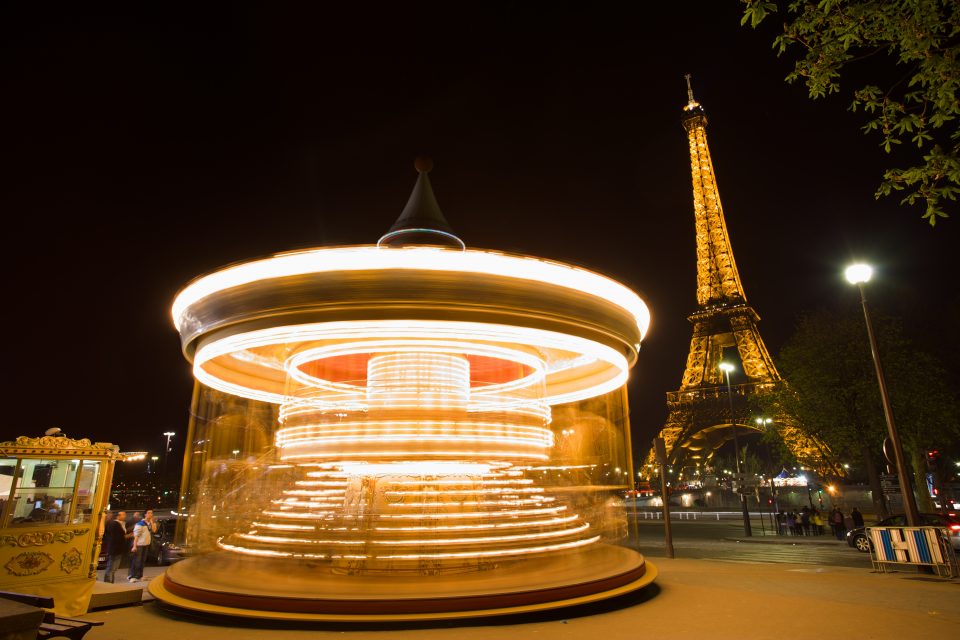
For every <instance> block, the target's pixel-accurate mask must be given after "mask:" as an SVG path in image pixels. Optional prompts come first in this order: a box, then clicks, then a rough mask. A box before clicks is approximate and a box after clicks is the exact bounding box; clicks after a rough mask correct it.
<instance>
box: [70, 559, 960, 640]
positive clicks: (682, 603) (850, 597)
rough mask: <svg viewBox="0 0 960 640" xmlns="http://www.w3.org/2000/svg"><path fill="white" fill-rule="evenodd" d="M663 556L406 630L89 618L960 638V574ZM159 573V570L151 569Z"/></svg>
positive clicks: (335, 631)
mask: <svg viewBox="0 0 960 640" xmlns="http://www.w3.org/2000/svg"><path fill="white" fill-rule="evenodd" d="M742 544H749V543H742ZM757 546H759V545H757ZM654 561H655V562H656V564H657V566H658V568H659V569H660V576H659V578H658V579H657V581H656V583H655V584H654V585H652V586H651V587H648V588H647V589H645V590H643V591H641V592H639V593H638V594H634V595H632V596H629V597H625V598H621V599H619V600H616V601H610V602H608V603H604V604H601V605H593V606H589V607H581V608H577V609H570V610H565V611H559V612H550V613H547V614H539V615H534V616H516V617H510V618H502V619H489V620H478V621H473V622H464V623H461V624H452V623H444V624H427V625H419V626H405V627H398V626H396V625H393V626H385V627H382V628H373V627H355V626H338V627H336V626H315V627H310V628H304V627H291V626H289V625H282V624H277V623H264V624H260V625H252V624H251V623H249V622H240V621H234V620H223V619H197V618H186V617H178V616H176V615H173V614H171V613H169V612H166V611H164V610H163V609H162V608H161V607H160V606H159V605H158V604H157V603H155V602H147V603H145V604H143V605H142V606H133V607H125V608H119V609H112V610H106V611H100V612H94V613H91V614H88V616H87V617H89V618H90V619H94V620H102V621H104V622H105V623H106V624H105V625H104V626H102V627H98V628H95V629H93V630H92V631H91V632H90V633H89V634H88V635H87V638H89V639H90V640H113V639H118V640H119V639H127V638H136V637H142V636H143V635H144V634H148V635H149V637H162V638H178V639H179V638H183V639H187V638H203V639H204V640H219V639H224V640H248V639H260V638H271V639H275V638H280V639H288V638H289V639H291V640H294V639H298V638H313V639H317V638H320V639H322V638H326V637H333V636H335V635H336V636H340V637H343V636H347V637H352V638H355V639H357V640H365V639H367V638H417V640H421V639H424V640H445V639H448V638H449V639H451V640H474V639H481V638H482V639H494V640H496V639H500V638H504V639H509V640H517V639H518V638H538V637H539V638H549V639H550V640H562V639H564V638H571V639H573V638H576V639H577V640H582V639H590V638H603V639H604V640H619V639H621V638H623V639H625V640H626V639H628V638H629V639H630V640H636V639H637V638H661V637H674V638H685V637H693V636H694V635H695V634H696V635H701V634H709V637H710V638H711V640H724V639H726V638H731V639H733V638H744V639H751V638H777V639H779V638H782V637H784V636H785V635H790V636H792V635H796V634H798V633H799V634H801V635H809V634H814V635H829V636H830V637H856V638H858V640H859V639H864V638H877V639H882V638H896V639H897V640H904V639H906V638H918V637H944V638H946V637H954V636H955V634H956V630H957V628H960V580H946V579H940V578H934V577H932V576H921V575H918V574H916V573H915V572H903V573H892V574H876V573H872V572H871V571H870V570H869V568H866V569H855V568H849V567H832V566H822V565H821V566H817V565H811V564H789V563H766V562H756V563H751V562H746V561H737V562H729V561H723V560H697V559H688V558H678V559H675V560H669V559H666V558H657V559H655V560H654ZM160 571H161V569H158V568H151V569H150V570H148V575H149V574H154V575H156V574H158V573H159V572H160Z"/></svg>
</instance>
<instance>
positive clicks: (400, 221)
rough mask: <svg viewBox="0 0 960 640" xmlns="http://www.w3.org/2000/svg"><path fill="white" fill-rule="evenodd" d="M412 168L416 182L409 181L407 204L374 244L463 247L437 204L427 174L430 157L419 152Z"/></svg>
mask: <svg viewBox="0 0 960 640" xmlns="http://www.w3.org/2000/svg"><path fill="white" fill-rule="evenodd" d="M413 166H414V167H415V168H416V170H417V173H418V174H419V175H418V176H417V182H416V184H414V185H413V191H412V192H411V193H410V199H409V200H407V206H405V207H404V208H403V212H402V213H401V214H400V217H399V218H397V221H396V222H394V223H393V226H392V227H390V230H389V231H387V233H385V234H384V235H383V237H381V238H380V240H379V241H378V242H377V246H378V247H384V246H386V247H401V246H408V245H428V246H440V247H452V248H456V249H464V248H466V247H465V245H464V243H463V241H462V240H461V239H460V238H458V237H457V236H456V234H454V233H453V229H452V228H451V227H450V224H449V223H448V222H447V219H446V218H444V217H443V212H442V211H440V205H438V204H437V199H436V197H435V196H434V195H433V187H432V186H431V185H430V178H429V177H428V175H427V174H429V173H430V171H431V170H432V169H433V160H431V159H430V158H427V157H425V156H419V157H418V158H417V159H416V160H415V161H414V163H413Z"/></svg>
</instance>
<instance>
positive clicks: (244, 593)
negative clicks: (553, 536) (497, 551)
mask: <svg viewBox="0 0 960 640" xmlns="http://www.w3.org/2000/svg"><path fill="white" fill-rule="evenodd" d="M656 576H657V569H656V567H655V566H654V565H653V564H651V563H650V562H647V561H646V560H645V559H644V557H643V556H642V555H640V554H639V553H637V552H636V551H633V550H631V549H626V548H623V547H617V546H612V545H595V546H594V547H592V548H590V549H589V550H585V551H582V552H580V553H578V554H576V555H572V554H571V555H561V556H555V557H549V558H539V559H527V560H524V561H521V562H512V563H504V564H503V565H501V566H499V567H497V568H494V569H488V570H484V571H475V572H469V573H452V574H440V575H344V574H340V573H335V572H333V571H331V570H330V568H327V567H324V566H322V565H316V564H313V565H311V564H307V563H302V562H301V563H298V562H290V561H280V560H275V559H268V558H250V557H245V556H239V555H237V554H233V553H226V552H218V553H211V554H208V555H205V556H200V557H195V558H189V559H187V560H184V561H182V562H178V563H177V564H175V565H173V566H171V567H170V568H169V569H168V570H167V571H166V573H164V574H163V575H161V576H159V577H157V578H155V579H154V580H153V581H151V582H150V585H149V590H150V593H151V594H153V595H154V596H155V597H156V598H157V599H158V600H160V601H162V602H164V603H165V604H167V605H170V606H173V607H176V608H181V609H186V610H189V611H193V612H202V613H207V614H212V615H225V616H238V617H245V618H262V619H273V620H301V621H317V622H368V623H369V622H392V621H416V620H445V619H457V618H474V617H484V616H499V615H512V614H518V613H529V612H533V611H543V610H547V609H556V608H561V607H569V606H574V605H579V604H585V603H588V602H596V601H599V600H604V599H607V598H613V597H616V596H619V595H623V594H625V593H629V592H631V591H635V590H637V589H640V588H642V587H645V586H647V585H648V584H650V583H651V582H653V581H654V580H655V579H656Z"/></svg>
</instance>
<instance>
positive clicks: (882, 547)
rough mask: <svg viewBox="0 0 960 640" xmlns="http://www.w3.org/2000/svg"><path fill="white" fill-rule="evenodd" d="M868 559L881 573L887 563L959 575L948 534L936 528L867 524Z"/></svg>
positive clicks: (885, 568)
mask: <svg viewBox="0 0 960 640" xmlns="http://www.w3.org/2000/svg"><path fill="white" fill-rule="evenodd" d="M867 536H868V537H869V538H870V542H871V546H870V561H871V562H872V563H873V568H874V569H875V570H876V571H878V572H880V573H884V572H886V570H887V566H888V565H892V564H893V565H898V564H910V565H918V566H927V567H933V568H934V569H936V571H937V575H940V576H947V577H950V578H954V577H957V576H958V575H960V567H958V566H957V554H956V552H955V551H954V549H953V547H952V546H951V544H950V535H949V533H947V532H945V531H944V530H943V529H941V528H940V527H867Z"/></svg>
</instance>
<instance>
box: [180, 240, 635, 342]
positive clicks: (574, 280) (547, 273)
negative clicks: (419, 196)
mask: <svg viewBox="0 0 960 640" xmlns="http://www.w3.org/2000/svg"><path fill="white" fill-rule="evenodd" d="M396 269H404V270H417V271H446V272H453V273H475V274H482V275H484V276H488V277H491V276H495V277H501V278H510V279H515V278H516V279H523V280H531V281H534V282H538V283H547V284H551V285H555V286H558V287H563V288H567V289H571V290H573V291H574V292H576V293H579V294H582V295H590V296H598V297H602V298H604V299H605V300H606V301H608V302H609V303H611V304H614V305H616V306H619V307H620V308H622V309H624V310H625V311H627V312H628V313H630V314H631V315H632V316H633V318H634V320H635V321H636V323H637V327H638V328H639V331H640V335H641V336H642V335H644V334H645V333H646V332H647V328H648V327H649V326H650V311H649V310H648V309H647V306H646V305H645V304H644V303H643V301H642V300H640V298H639V297H637V294H635V293H634V292H633V291H631V290H630V289H628V288H627V287H625V286H623V285H622V284H620V283H619V282H616V281H614V280H611V279H610V278H607V277H605V276H602V275H600V274H597V273H594V272H592V271H587V270H586V269H580V268H577V267H573V266H570V265H566V264H562V263H558V262H552V261H548V260H543V259H539V258H533V257H529V256H512V255H507V254H504V253H499V252H494V251H477V250H467V251H448V250H445V249H436V248H432V247H404V248H400V249H397V248H378V247H373V246H359V247H335V248H324V249H309V250H305V251H296V252H291V253H281V254H277V255H275V256H273V257H271V258H267V259H264V260H256V261H253V262H247V263H244V264H240V265H236V266H234V267H229V268H227V269H223V270H221V271H218V272H216V273H213V274H210V275H207V276H204V277H202V278H200V279H198V280H195V281H194V282H192V283H191V284H190V285H188V286H187V287H186V288H185V289H184V290H183V291H181V292H180V294H179V295H178V296H177V297H176V299H175V300H174V303H173V307H172V308H171V315H172V317H173V323H174V325H175V326H176V327H177V330H179V331H182V330H183V320H184V313H185V312H186V311H187V310H188V309H189V308H190V307H192V306H193V305H195V304H196V303H198V302H200V301H201V300H203V299H204V298H207V297H209V296H213V295H216V294H218V293H222V292H224V291H227V290H229V289H232V288H234V287H239V286H241V285H245V284H251V283H254V282H257V281H264V280H271V279H277V278H288V277H291V276H299V275H304V274H320V273H329V272H335V271H382V270H396Z"/></svg>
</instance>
